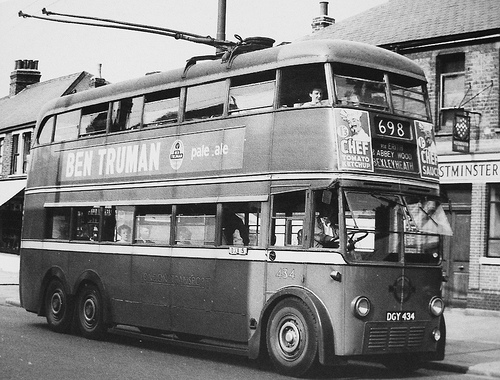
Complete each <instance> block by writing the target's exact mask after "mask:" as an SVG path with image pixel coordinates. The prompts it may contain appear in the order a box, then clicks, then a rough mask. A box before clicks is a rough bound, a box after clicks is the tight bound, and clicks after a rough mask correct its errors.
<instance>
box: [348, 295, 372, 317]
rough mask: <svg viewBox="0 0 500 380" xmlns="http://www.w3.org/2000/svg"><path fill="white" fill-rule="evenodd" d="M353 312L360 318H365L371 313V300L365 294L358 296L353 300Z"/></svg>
mask: <svg viewBox="0 0 500 380" xmlns="http://www.w3.org/2000/svg"><path fill="white" fill-rule="evenodd" d="M351 307H352V312H353V313H354V315H355V316H356V317H358V318H364V317H366V316H367V315H368V314H370V310H371V308H372V306H371V303H370V300H369V299H368V298H366V297H364V296H359V297H356V298H355V299H353V300H352V302H351Z"/></svg>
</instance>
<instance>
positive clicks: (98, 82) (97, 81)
mask: <svg viewBox="0 0 500 380" xmlns="http://www.w3.org/2000/svg"><path fill="white" fill-rule="evenodd" d="M97 73H98V75H99V76H98V77H92V79H91V80H90V87H91V88H97V87H102V86H105V85H107V84H108V82H107V81H106V79H104V78H103V77H102V63H98V64H97Z"/></svg>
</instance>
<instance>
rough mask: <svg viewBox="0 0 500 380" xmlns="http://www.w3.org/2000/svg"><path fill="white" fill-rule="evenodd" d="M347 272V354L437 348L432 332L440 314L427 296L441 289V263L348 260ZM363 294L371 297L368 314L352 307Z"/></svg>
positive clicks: (387, 352) (431, 349) (429, 296)
mask: <svg viewBox="0 0 500 380" xmlns="http://www.w3.org/2000/svg"><path fill="white" fill-rule="evenodd" d="M345 272H346V273H345V276H344V277H343V281H344V282H345V306H344V307H345V310H346V313H345V323H344V325H345V332H346V333H345V336H344V341H345V344H344V346H345V351H344V354H345V355H378V354H389V353H408V352H415V353H417V352H429V351H434V350H435V349H436V343H435V341H434V340H433V339H432V334H431V332H432V330H433V329H434V328H437V327H439V321H440V319H439V318H437V317H433V316H431V314H430V312H429V301H430V299H431V298H432V296H434V295H436V296H437V295H440V289H439V285H440V283H439V279H440V278H441V269H440V268H438V267H436V268H435V270H429V268H421V269H419V268H406V269H404V268H403V267H382V266H380V267H375V266H370V267H363V266H349V267H346V268H345ZM359 296H364V297H367V298H368V299H369V300H370V302H371V311H370V313H369V314H368V315H367V316H366V317H365V318H361V317H357V316H355V314H354V312H353V304H354V302H353V301H354V300H355V299H356V298H357V297H359Z"/></svg>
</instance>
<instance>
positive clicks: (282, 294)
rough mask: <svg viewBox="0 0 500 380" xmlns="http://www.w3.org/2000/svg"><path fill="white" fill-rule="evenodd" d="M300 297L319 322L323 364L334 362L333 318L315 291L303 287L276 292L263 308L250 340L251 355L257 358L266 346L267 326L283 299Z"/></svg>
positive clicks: (319, 342) (319, 345)
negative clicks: (274, 310)
mask: <svg viewBox="0 0 500 380" xmlns="http://www.w3.org/2000/svg"><path fill="white" fill-rule="evenodd" d="M289 297H295V298H299V299H300V300H302V301H303V302H305V303H306V305H307V306H308V307H309V308H310V309H311V311H312V312H313V313H314V315H315V317H316V320H317V323H318V355H319V362H320V363H321V364H323V365H331V364H333V363H334V355H335V345H334V331H333V325H332V323H331V318H330V315H329V313H328V310H327V309H326V307H325V305H324V304H323V302H321V300H320V299H319V298H318V296H316V295H315V294H314V293H313V292H311V291H310V290H308V289H305V288H301V287H295V286H294V287H286V288H283V289H280V290H279V291H277V292H276V293H274V294H273V295H272V296H271V297H270V298H269V300H267V302H266V304H265V305H264V307H263V308H262V311H261V315H260V319H259V324H258V326H257V329H256V332H255V334H254V335H253V336H252V337H251V338H250V341H249V357H250V358H251V359H256V358H258V357H259V355H260V354H261V352H263V347H265V345H266V343H265V337H266V326H267V323H268V321H269V317H270V315H271V313H272V311H273V309H274V308H275V307H276V305H277V304H278V303H279V302H280V301H281V300H283V299H286V298H289Z"/></svg>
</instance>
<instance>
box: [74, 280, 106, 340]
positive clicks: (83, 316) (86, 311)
mask: <svg viewBox="0 0 500 380" xmlns="http://www.w3.org/2000/svg"><path fill="white" fill-rule="evenodd" d="M103 312H104V304H103V301H102V297H101V293H100V292H99V289H98V288H97V287H96V286H95V285H92V284H85V286H84V287H83V288H82V289H81V291H80V292H79V294H78V300H77V306H76V318H77V324H78V327H79V329H80V332H81V333H82V335H83V336H84V337H85V338H87V339H94V340H98V339H101V338H102V336H103V335H104V333H105V332H106V326H105V324H104V315H103Z"/></svg>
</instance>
